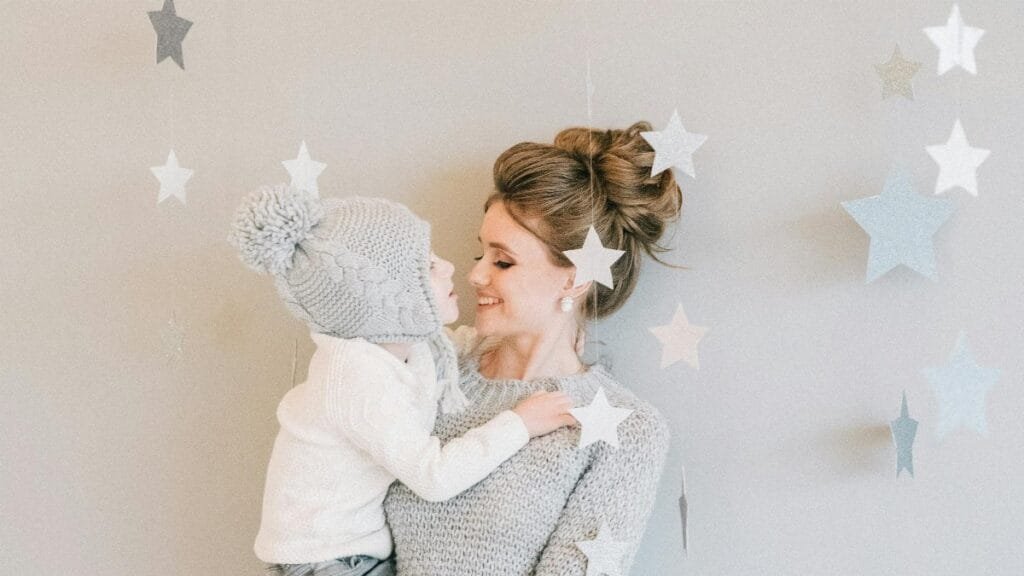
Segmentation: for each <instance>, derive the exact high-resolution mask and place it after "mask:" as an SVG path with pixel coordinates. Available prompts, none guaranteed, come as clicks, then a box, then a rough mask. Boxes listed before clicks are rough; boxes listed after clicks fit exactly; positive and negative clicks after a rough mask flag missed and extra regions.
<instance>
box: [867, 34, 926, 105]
mask: <svg viewBox="0 0 1024 576" xmlns="http://www.w3.org/2000/svg"><path fill="white" fill-rule="evenodd" d="M919 68H921V63H920V62H914V61H912V60H904V59H903V54H902V53H901V52H900V45H899V44H897V45H896V48H894V49H893V51H892V56H890V57H889V61H888V62H886V63H885V64H875V71H876V72H878V76H879V77H880V78H881V79H882V100H885V99H886V98H888V97H889V96H892V95H893V94H900V95H902V96H903V97H905V98H907V99H908V100H913V99H914V87H913V86H912V85H911V84H910V79H911V78H913V77H914V74H917V71H918V69H919Z"/></svg>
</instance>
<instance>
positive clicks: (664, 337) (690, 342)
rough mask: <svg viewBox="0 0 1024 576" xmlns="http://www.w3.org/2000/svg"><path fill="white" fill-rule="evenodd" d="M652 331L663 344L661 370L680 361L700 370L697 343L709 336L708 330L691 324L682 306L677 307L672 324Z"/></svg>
mask: <svg viewBox="0 0 1024 576" xmlns="http://www.w3.org/2000/svg"><path fill="white" fill-rule="evenodd" d="M650 330H651V332H653V333H654V335H655V336H656V337H657V338H658V340H659V341H660V342H661V344H662V349H661V368H667V367H669V366H671V365H673V364H675V363H676V362H678V361H680V360H682V361H684V362H686V363H687V364H689V365H690V366H693V367H694V368H700V361H699V359H698V358H697V343H698V342H700V340H701V338H703V337H704V335H705V334H707V332H708V329H707V328H705V327H703V326H694V325H692V324H690V321H689V320H688V319H687V318H686V312H685V311H683V305H682V304H677V305H676V313H675V315H674V316H673V317H672V322H670V323H669V324H666V325H665V326H655V327H653V328H651V329H650Z"/></svg>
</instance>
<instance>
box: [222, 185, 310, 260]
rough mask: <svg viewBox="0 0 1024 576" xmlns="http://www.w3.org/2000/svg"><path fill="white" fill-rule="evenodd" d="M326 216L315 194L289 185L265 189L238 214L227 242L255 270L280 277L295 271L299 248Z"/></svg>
mask: <svg viewBox="0 0 1024 576" xmlns="http://www.w3.org/2000/svg"><path fill="white" fill-rule="evenodd" d="M323 216H324V209H323V206H322V205H321V203H320V199H319V198H317V197H316V196H315V195H314V194H313V193H312V192H307V191H304V190H299V189H296V188H292V187H291V186H288V185H287V184H277V185H275V186H272V187H271V186H262V187H260V188H259V189H258V190H256V191H254V192H252V193H251V194H249V196H247V197H246V199H245V200H244V201H243V202H242V205H241V206H240V207H239V209H238V211H237V212H236V213H235V220H234V224H233V230H232V232H231V235H230V236H229V237H228V241H229V242H230V243H231V244H232V245H234V246H235V247H237V248H238V251H239V256H240V258H241V259H242V261H243V262H245V264H246V265H247V266H249V267H250V268H252V269H253V270H256V271H257V272H263V273H270V274H281V273H283V272H286V271H288V269H289V268H291V267H292V258H293V256H294V255H295V247H296V245H298V243H299V242H302V241H303V240H304V239H305V238H306V237H307V236H309V233H310V231H311V230H312V229H313V227H314V226H316V225H317V223H319V222H320V220H321V218H323Z"/></svg>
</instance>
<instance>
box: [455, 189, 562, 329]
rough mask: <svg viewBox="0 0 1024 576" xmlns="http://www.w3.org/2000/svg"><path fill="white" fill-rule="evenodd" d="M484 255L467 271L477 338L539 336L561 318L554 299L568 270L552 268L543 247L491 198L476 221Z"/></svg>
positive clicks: (556, 300)
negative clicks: (473, 295)
mask: <svg viewBox="0 0 1024 576" xmlns="http://www.w3.org/2000/svg"><path fill="white" fill-rule="evenodd" d="M480 244H481V246H482V247H483V255H482V256H480V257H479V258H477V260H478V261H477V263H476V265H475V266H473V269H472V270H470V272H469V282H470V284H472V285H473V288H475V289H476V294H477V305H476V330H477V333H478V334H479V335H480V336H501V337H504V336H515V335H521V334H542V333H544V332H546V331H547V330H549V329H551V328H553V327H554V326H556V325H558V324H559V323H560V322H563V321H564V316H565V314H564V313H563V312H561V311H560V310H559V300H560V299H561V298H562V297H563V296H564V295H565V294H566V289H567V288H571V286H569V283H570V282H571V278H572V271H573V269H572V268H561V267H558V266H555V265H554V264H553V263H552V262H551V260H550V259H549V257H548V248H547V246H545V245H544V243H542V242H541V241H540V240H539V239H538V238H537V237H535V236H534V235H533V234H531V233H530V232H529V231H528V230H526V229H525V228H523V227H522V226H520V225H519V224H518V223H517V222H516V221H515V220H513V219H512V217H511V216H510V215H509V213H508V211H507V210H506V209H505V205H504V204H503V203H502V202H495V203H493V204H491V206H490V208H488V209H487V213H486V214H484V221H483V224H481V225H480Z"/></svg>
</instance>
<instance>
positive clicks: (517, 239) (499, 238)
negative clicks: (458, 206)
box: [479, 202, 543, 253]
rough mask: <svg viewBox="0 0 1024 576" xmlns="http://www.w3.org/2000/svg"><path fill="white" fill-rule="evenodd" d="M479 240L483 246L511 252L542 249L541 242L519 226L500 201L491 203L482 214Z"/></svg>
mask: <svg viewBox="0 0 1024 576" xmlns="http://www.w3.org/2000/svg"><path fill="white" fill-rule="evenodd" d="M479 240H480V242H481V243H483V244H484V245H485V246H494V247H496V248H499V249H502V250H505V251H507V252H513V253H522V252H530V251H534V250H543V243H542V242H541V241H540V240H539V239H537V238H536V237H534V235H533V234H532V233H531V232H530V231H529V230H527V229H526V228H523V227H522V226H520V225H519V223H518V222H516V220H515V219H514V218H512V215H511V214H509V213H508V210H506V209H505V206H504V204H502V203H501V202H495V203H494V204H491V207H490V208H488V209H487V212H486V213H485V214H484V221H483V223H482V224H481V225H480V236H479Z"/></svg>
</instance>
